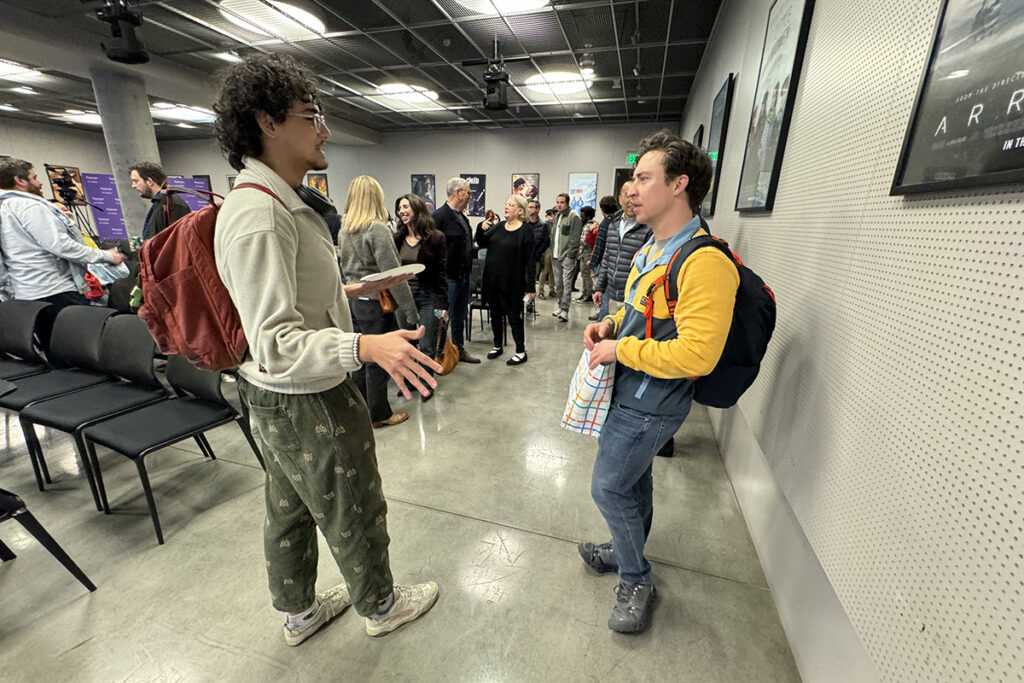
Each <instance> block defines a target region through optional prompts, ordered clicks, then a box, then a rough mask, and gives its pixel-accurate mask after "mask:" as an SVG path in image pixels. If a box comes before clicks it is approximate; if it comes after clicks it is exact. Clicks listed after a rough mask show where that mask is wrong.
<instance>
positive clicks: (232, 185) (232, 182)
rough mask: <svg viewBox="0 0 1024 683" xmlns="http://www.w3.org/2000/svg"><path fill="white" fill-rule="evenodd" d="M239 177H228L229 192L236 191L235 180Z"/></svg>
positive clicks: (235, 175) (236, 175)
mask: <svg viewBox="0 0 1024 683" xmlns="http://www.w3.org/2000/svg"><path fill="white" fill-rule="evenodd" d="M237 177H238V174H237V173H235V174H234V175H228V176H227V179H228V192H230V191H231V190H233V189H235V178H237Z"/></svg>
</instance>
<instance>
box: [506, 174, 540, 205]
mask: <svg viewBox="0 0 1024 683" xmlns="http://www.w3.org/2000/svg"><path fill="white" fill-rule="evenodd" d="M512 194H514V195H517V196H519V197H523V198H525V199H526V200H527V201H529V200H531V199H540V173H513V174H512Z"/></svg>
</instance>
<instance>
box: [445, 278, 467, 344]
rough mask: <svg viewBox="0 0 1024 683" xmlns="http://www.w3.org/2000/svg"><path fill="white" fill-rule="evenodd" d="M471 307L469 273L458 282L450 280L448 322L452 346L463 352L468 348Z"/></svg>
mask: <svg viewBox="0 0 1024 683" xmlns="http://www.w3.org/2000/svg"><path fill="white" fill-rule="evenodd" d="M468 306H469V273H466V274H465V275H463V276H462V277H460V278H459V279H458V280H452V279H451V278H449V279H448V320H449V321H451V322H450V323H449V329H450V330H451V335H452V344H455V346H456V347H458V349H459V351H462V350H463V349H464V348H465V347H466V342H465V334H466V310H467V307H468Z"/></svg>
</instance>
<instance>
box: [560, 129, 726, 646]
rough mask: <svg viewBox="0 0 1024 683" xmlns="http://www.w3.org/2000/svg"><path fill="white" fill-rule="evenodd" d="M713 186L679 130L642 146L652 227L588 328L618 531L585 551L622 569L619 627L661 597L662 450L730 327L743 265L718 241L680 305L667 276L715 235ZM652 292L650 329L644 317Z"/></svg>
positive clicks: (640, 174) (602, 474)
mask: <svg viewBox="0 0 1024 683" xmlns="http://www.w3.org/2000/svg"><path fill="white" fill-rule="evenodd" d="M710 184H711V161H710V160H709V159H708V156H707V154H705V153H704V152H701V151H700V150H699V149H697V148H696V147H694V146H693V145H692V144H690V143H689V142H686V141H685V140H682V139H681V138H680V137H679V136H678V135H675V134H673V133H670V132H669V131H667V130H663V131H661V132H658V133H653V134H651V135H649V136H648V137H647V138H645V139H644V141H643V142H641V143H640V152H639V161H638V162H637V165H636V169H635V170H634V172H633V184H632V186H631V187H630V188H629V190H628V198H629V200H630V201H631V202H632V204H633V210H634V211H635V212H636V220H637V221H639V222H640V223H644V224H646V225H648V226H650V227H651V229H652V230H653V235H652V238H651V240H650V241H648V242H647V244H646V245H645V246H644V247H643V248H642V249H641V250H640V251H639V252H637V254H636V257H635V258H634V259H633V265H632V268H631V270H630V273H629V277H628V279H627V282H626V298H625V302H626V303H625V306H624V307H623V308H622V309H620V310H619V311H618V312H617V313H616V314H615V315H613V316H608V317H606V318H605V319H604V320H602V321H601V322H599V323H595V324H592V325H588V326H587V328H586V329H585V330H584V332H583V345H584V346H585V347H586V348H587V349H588V350H590V366H591V367H592V368H593V367H597V365H598V364H601V363H606V364H612V363H614V364H615V388H614V389H613V391H612V402H611V408H610V409H609V411H608V417H607V418H606V420H605V423H604V426H603V427H602V428H601V436H600V438H599V439H598V446H597V459H596V461H595V462H594V473H593V477H592V479H591V485H590V492H591V495H592V496H593V498H594V502H595V503H597V507H598V509H599V510H600V511H601V514H602V515H603V516H604V518H605V521H606V522H607V523H608V528H609V530H610V531H611V535H612V540H611V541H609V542H607V543H601V544H594V543H581V544H580V545H579V552H580V555H581V556H582V557H583V560H584V562H586V563H587V565H589V566H590V567H591V568H592V569H594V570H595V571H597V572H602V573H603V572H614V571H617V572H618V574H619V585H618V589H617V591H616V596H617V597H616V601H615V606H614V607H613V609H612V613H611V616H610V617H609V618H608V627H609V628H610V629H612V630H613V631H617V632H619V633H638V632H639V631H641V630H643V628H644V627H645V626H646V624H647V621H648V618H649V616H650V607H651V605H652V604H653V603H654V598H655V589H654V583H653V582H652V580H651V565H650V563H649V562H648V561H647V558H645V557H644V545H645V543H646V542H647V535H648V534H649V533H650V531H651V520H652V518H653V512H654V507H653V491H654V480H653V478H652V476H651V465H652V462H653V460H654V456H655V454H656V453H657V452H658V450H659V449H660V448H661V447H662V446H663V445H664V444H665V443H666V442H667V441H668V440H670V439H671V438H672V436H673V434H675V432H676V430H678V429H679V427H680V426H681V425H682V424H683V420H685V419H686V416H687V414H688V413H689V412H690V402H691V400H692V398H693V379H694V378H696V377H700V376H703V375H707V374H709V373H710V372H711V371H712V370H713V369H714V367H715V365H717V364H718V359H719V357H720V356H721V355H722V349H723V348H724V346H725V339H726V337H727V336H728V334H729V327H730V326H731V324H732V309H733V304H734V302H735V299H736V289H737V287H738V286H739V273H738V272H737V270H736V266H735V265H734V264H733V263H732V261H730V260H729V258H728V257H727V256H725V255H724V254H723V253H722V252H720V251H719V250H718V249H715V248H714V247H712V248H702V249H698V250H697V251H695V252H694V253H693V254H692V255H691V256H690V257H689V258H687V259H686V261H685V262H684V263H683V265H682V267H681V268H680V270H679V279H678V281H677V284H678V292H679V299H678V303H677V305H676V308H675V312H674V313H672V312H670V311H669V308H668V303H667V301H666V300H665V294H664V288H663V287H662V286H661V285H660V284H657V282H658V280H659V278H662V277H663V276H664V275H665V274H666V272H667V269H668V264H669V260H670V259H671V258H672V256H673V254H675V253H676V251H678V250H679V248H680V247H682V246H683V245H684V244H685V243H686V242H688V241H689V240H690V239H692V238H693V237H695V236H698V235H705V234H707V232H706V231H705V230H704V229H703V228H702V227H701V221H700V217H699V216H697V215H695V211H696V209H697V207H699V206H700V204H701V202H702V201H703V200H704V195H706V194H707V192H708V188H709V187H710ZM649 298H650V299H653V318H652V321H651V326H650V328H648V327H647V319H646V318H645V317H644V312H645V309H646V307H647V304H648V299H649Z"/></svg>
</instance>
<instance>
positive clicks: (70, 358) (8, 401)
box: [0, 306, 114, 509]
mask: <svg viewBox="0 0 1024 683" xmlns="http://www.w3.org/2000/svg"><path fill="white" fill-rule="evenodd" d="M113 314H114V310H113V309H110V308H100V307H97V306H68V307H67V308H65V309H64V310H62V311H61V312H60V313H59V314H57V319H56V320H55V321H54V324H53V332H52V334H51V337H50V349H49V358H48V360H49V364H50V366H51V367H53V368H55V369H53V370H50V371H49V372H44V373H42V374H38V375H32V376H30V377H23V378H21V379H18V380H15V381H14V382H13V384H14V385H15V387H17V388H16V389H15V390H14V391H11V392H8V393H6V394H4V395H3V396H0V408H3V409H5V410H10V411H12V412H15V413H20V412H21V411H22V410H24V409H25V408H27V407H28V406H30V405H32V404H33V403H36V402H38V401H45V400H47V399H50V398H57V397H58V396H64V395H66V394H70V393H73V392H75V391H81V390H82V389H87V388H89V387H92V386H96V385H97V384H103V383H105V382H111V381H113V380H112V378H111V377H110V376H109V375H107V373H105V372H103V370H102V369H101V367H100V360H99V357H100V336H101V335H102V333H103V327H104V325H106V323H107V320H108V319H109V318H110V316H112V315H113ZM25 441H26V443H27V444H28V447H29V455H30V458H31V460H32V469H33V470H34V471H35V475H36V483H37V484H38V485H39V490H40V491H42V490H43V480H44V479H45V481H46V482H47V483H52V481H51V480H50V473H49V472H48V471H47V470H46V469H45V468H44V469H42V470H40V464H39V463H38V462H37V461H36V458H35V457H34V455H33V454H34V453H37V452H38V451H39V441H38V439H36V435H35V432H34V431H31V430H30V431H26V432H25ZM82 468H83V469H84V470H85V471H86V476H87V478H88V480H89V486H90V488H91V489H92V495H93V500H94V501H95V502H96V509H102V508H101V507H100V499H99V496H98V494H97V491H96V487H95V484H94V482H93V479H92V476H91V475H90V474H89V464H88V463H87V462H83V463H82Z"/></svg>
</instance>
